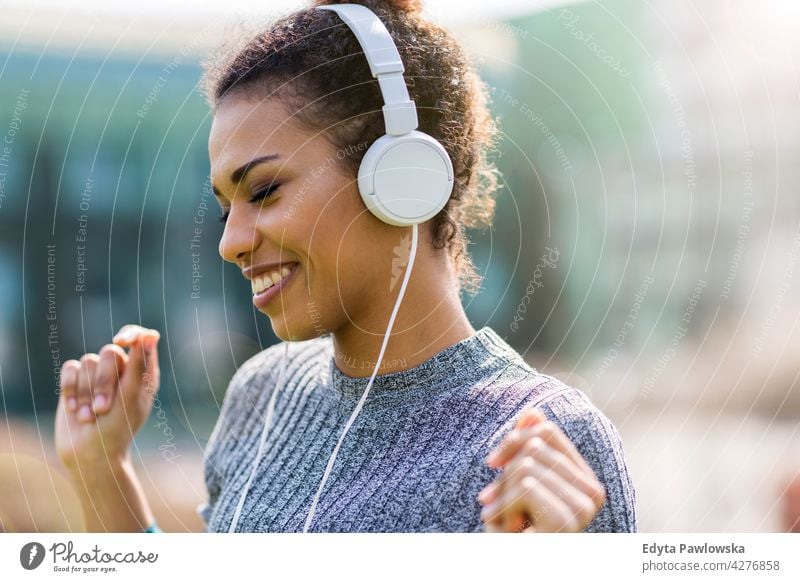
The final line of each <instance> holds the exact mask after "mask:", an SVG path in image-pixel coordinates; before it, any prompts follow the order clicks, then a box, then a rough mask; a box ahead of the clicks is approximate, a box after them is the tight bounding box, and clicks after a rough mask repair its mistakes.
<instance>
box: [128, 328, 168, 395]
mask: <svg viewBox="0 0 800 582" xmlns="http://www.w3.org/2000/svg"><path fill="white" fill-rule="evenodd" d="M152 331H154V332H155V334H146V335H141V336H139V337H138V338H137V339H136V340H134V343H133V344H132V345H131V347H130V350H129V351H128V362H127V364H126V367H125V372H124V374H123V376H122V380H121V382H120V390H121V391H122V392H123V393H125V394H126V395H128V396H131V397H135V396H138V395H139V394H140V392H141V390H142V387H144V388H145V389H146V390H147V391H148V392H152V393H153V394H155V391H156V390H157V389H158V384H159V381H160V378H159V367H158V347H157V342H158V338H159V334H158V332H157V331H155V330H152Z"/></svg>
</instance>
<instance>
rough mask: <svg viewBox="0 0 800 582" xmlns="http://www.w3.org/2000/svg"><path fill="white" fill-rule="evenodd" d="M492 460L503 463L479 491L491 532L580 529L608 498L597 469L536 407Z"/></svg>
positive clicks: (496, 465)
mask: <svg viewBox="0 0 800 582" xmlns="http://www.w3.org/2000/svg"><path fill="white" fill-rule="evenodd" d="M487 464H488V465H489V466H490V467H492V468H495V469H497V468H503V473H502V474H501V475H500V476H499V477H497V479H495V480H494V481H493V482H492V483H490V484H489V485H487V486H486V487H485V488H484V489H483V490H482V491H481V493H480V495H479V496H478V500H479V501H480V502H481V504H482V505H484V506H485V507H484V508H483V511H482V512H481V519H482V520H483V521H484V522H485V524H486V531H487V532H520V531H522V532H524V533H532V532H580V531H583V530H584V529H585V528H586V526H587V525H589V523H590V522H591V521H592V519H593V518H594V516H595V515H597V512H598V511H600V508H601V507H602V506H603V503H604V502H605V498H606V492H605V489H604V488H603V485H602V484H601V483H600V482H599V481H598V480H597V476H596V475H595V474H594V471H592V469H591V467H589V465H588V464H587V463H586V461H585V460H584V459H583V457H581V455H580V453H578V450H577V449H576V448H575V446H574V445H573V444H572V442H570V440H569V439H568V438H567V436H566V435H565V434H564V433H563V432H562V431H561V429H560V428H558V426H557V425H556V424H555V423H553V422H551V421H549V420H547V419H546V418H545V416H544V414H543V413H542V412H541V411H539V410H537V409H530V410H528V411H526V412H525V413H523V415H522V416H521V417H520V419H519V421H518V422H517V426H516V428H515V429H514V430H512V431H511V432H510V433H509V434H508V435H507V436H506V438H505V439H504V440H503V442H502V443H500V445H498V447H497V448H496V449H494V451H492V453H491V454H490V455H489V457H488V458H487Z"/></svg>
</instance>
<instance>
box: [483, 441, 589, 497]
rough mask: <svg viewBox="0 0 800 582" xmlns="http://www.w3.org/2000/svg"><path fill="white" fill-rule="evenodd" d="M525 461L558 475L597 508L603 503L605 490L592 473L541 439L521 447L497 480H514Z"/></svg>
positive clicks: (525, 463) (525, 464)
mask: <svg viewBox="0 0 800 582" xmlns="http://www.w3.org/2000/svg"><path fill="white" fill-rule="evenodd" d="M527 459H530V462H531V463H535V464H536V465H537V466H541V467H543V468H544V469H546V470H547V471H554V472H556V473H558V474H559V475H560V476H561V478H562V479H564V481H566V482H567V483H569V484H570V485H572V486H574V487H576V488H577V489H578V490H580V491H581V492H582V493H583V494H584V495H586V496H587V497H589V498H591V499H592V500H593V502H594V503H596V504H597V506H598V507H599V506H601V505H602V504H603V502H604V501H605V489H604V487H603V485H602V484H601V483H600V481H598V480H597V477H596V475H595V474H594V472H592V471H588V472H587V471H585V470H583V468H582V467H579V466H577V465H576V464H575V463H574V462H573V461H572V459H571V458H569V457H567V456H566V455H565V454H564V453H562V452H561V451H559V450H558V449H555V448H554V447H551V446H550V445H548V444H547V443H546V442H545V441H544V440H543V439H542V438H541V437H533V438H532V439H531V440H529V441H528V442H527V443H525V444H524V445H522V447H521V448H520V450H519V452H518V453H517V454H516V455H515V456H514V457H513V458H512V460H511V461H509V462H508V463H507V464H506V468H505V470H504V471H503V473H502V474H501V475H500V476H499V477H498V480H499V481H501V482H503V481H506V480H508V479H512V478H514V475H515V473H517V471H518V470H519V469H520V468H524V467H525V466H527V463H528V461H527Z"/></svg>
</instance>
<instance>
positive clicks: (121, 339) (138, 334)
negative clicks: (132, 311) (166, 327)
mask: <svg viewBox="0 0 800 582" xmlns="http://www.w3.org/2000/svg"><path fill="white" fill-rule="evenodd" d="M160 335H161V334H159V333H158V331H157V330H155V329H149V328H146V327H142V326H141V325H135V324H130V323H129V324H127V325H123V326H122V327H121V328H120V330H119V331H118V332H117V335H115V336H114V339H113V340H112V341H113V342H114V343H115V344H117V345H118V346H120V347H123V348H129V347H131V346H132V345H133V344H134V343H135V342H136V341H137V340H138V339H140V338H144V337H145V336H153V337H159V336H160Z"/></svg>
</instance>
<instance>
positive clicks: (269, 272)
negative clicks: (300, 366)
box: [209, 94, 422, 341]
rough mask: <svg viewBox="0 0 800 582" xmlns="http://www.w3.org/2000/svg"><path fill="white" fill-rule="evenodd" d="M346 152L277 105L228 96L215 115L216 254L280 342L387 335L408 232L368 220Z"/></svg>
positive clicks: (211, 148)
mask: <svg viewBox="0 0 800 582" xmlns="http://www.w3.org/2000/svg"><path fill="white" fill-rule="evenodd" d="M347 153H348V152H344V151H340V150H337V149H336V148H335V147H334V146H333V145H332V144H331V143H330V142H329V141H328V140H327V139H326V137H325V136H324V135H323V134H322V133H315V132H313V131H311V130H309V129H308V128H307V127H305V126H303V125H302V124H300V122H299V121H297V120H296V119H294V118H292V116H291V115H290V113H289V112H288V110H287V109H286V108H285V106H284V105H283V104H282V103H281V102H280V101H279V100H277V99H268V100H262V101H259V100H257V99H255V98H248V96H247V95H235V94H234V95H229V96H228V97H226V98H225V99H224V100H223V101H222V102H221V103H220V104H219V106H218V108H217V110H216V112H215V115H214V120H213V124H212V127H211V134H210V137H209V156H210V159H211V178H212V183H213V185H214V190H215V193H216V194H217V200H218V201H219V203H220V205H221V207H222V211H223V214H225V215H227V219H226V222H225V230H224V233H223V235H222V239H221V240H220V245H219V252H220V254H221V255H222V257H223V258H224V259H225V260H226V261H230V262H232V263H234V264H236V265H237V266H238V267H239V268H241V269H242V270H243V274H244V275H245V276H246V277H247V278H249V279H251V281H252V282H253V292H254V297H253V303H254V304H255V305H256V307H257V308H258V309H259V310H260V311H262V312H263V313H265V314H266V315H268V316H269V317H270V319H271V321H272V327H273V330H274V331H275V333H276V334H277V335H278V337H280V338H281V339H284V340H292V341H302V340H305V339H311V338H314V337H318V336H320V335H323V334H325V333H332V332H336V331H338V330H341V329H343V328H344V327H346V326H355V327H356V328H358V329H366V330H367V331H368V332H371V333H382V330H381V327H382V326H383V328H385V325H386V321H385V319H386V314H387V313H388V312H389V311H390V310H391V304H390V303H389V302H388V301H387V298H389V293H388V291H389V289H390V281H391V278H392V257H393V251H394V249H395V247H397V245H398V244H399V243H400V241H401V238H402V237H403V236H404V235H407V232H406V231H407V229H401V228H396V227H391V226H388V225H386V224H384V223H382V222H380V221H379V220H378V219H377V218H375V217H374V216H372V215H371V214H370V213H369V211H368V210H367V209H366V207H365V205H364V203H363V202H362V200H361V197H360V195H359V193H358V185H357V182H356V176H355V175H354V173H353V172H352V170H350V169H349V167H348V166H347V165H346V164H345V162H343V161H342V159H343V158H344V157H346V155H347ZM421 242H422V241H420V243H421ZM420 246H421V245H420ZM273 280H277V281H278V283H273ZM270 285H271V287H270V288H268V289H267V288H266V287H268V286H270ZM389 300H390V301H391V299H389Z"/></svg>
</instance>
